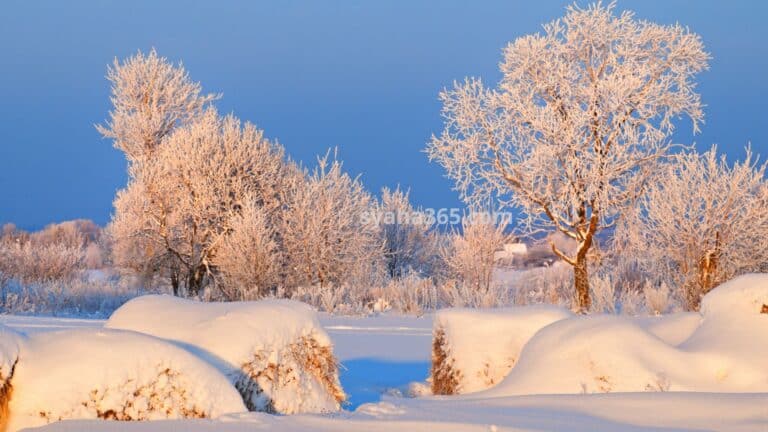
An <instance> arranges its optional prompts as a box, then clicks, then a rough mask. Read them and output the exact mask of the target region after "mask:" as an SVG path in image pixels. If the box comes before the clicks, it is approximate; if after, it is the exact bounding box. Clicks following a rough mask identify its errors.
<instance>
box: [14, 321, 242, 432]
mask: <svg viewBox="0 0 768 432" xmlns="http://www.w3.org/2000/svg"><path fill="white" fill-rule="evenodd" d="M13 387H14V394H13V397H12V398H11V402H10V422H9V425H8V426H9V430H10V431H15V430H20V429H22V428H26V427H34V426H40V425H44V424H46V423H50V422H54V421H59V420H63V419H106V420H155V419H179V418H213V417H218V416H220V415H222V414H226V413H232V412H242V411H245V406H244V405H243V402H242V400H241V398H240V395H239V394H238V393H237V390H235V388H234V387H233V386H232V384H231V383H230V382H229V381H228V380H227V378H226V377H225V376H224V375H222V374H221V373H220V372H219V371H218V370H216V368H214V367H212V366H210V365H209V364H207V363H206V362H204V361H202V360H200V359H198V358H197V357H196V356H194V355H192V354H190V353H189V352H187V351H185V350H183V349H181V348H179V347H177V346H175V345H173V344H170V343H168V342H166V341H163V340H161V339H157V338H154V337H151V336H147V335H142V334H139V333H135V332H128V331H118V330H103V329H78V330H65V331H58V332H44V333H38V334H35V335H32V336H30V337H29V339H27V340H25V341H24V343H23V345H22V346H21V355H20V356H19V361H18V363H17V365H16V369H15V373H14V376H13Z"/></svg>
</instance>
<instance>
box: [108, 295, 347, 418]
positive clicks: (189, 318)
mask: <svg viewBox="0 0 768 432" xmlns="http://www.w3.org/2000/svg"><path fill="white" fill-rule="evenodd" d="M106 326H107V327H110V328H122V329H129V330H135V331H139V332H142V333H147V334H151V335H154V336H158V337H161V338H165V339H170V340H173V341H177V342H181V343H183V344H185V345H187V346H188V347H189V349H191V350H193V351H195V352H196V353H197V354H198V355H200V356H201V357H202V358H205V359H206V360H207V361H209V362H211V363H212V364H214V365H215V366H217V367H218V368H219V370H221V371H222V372H223V373H225V374H226V375H227V376H228V377H229V379H230V380H231V381H232V383H233V384H234V385H235V386H236V387H237V389H238V390H239V391H240V393H241V395H242V396H243V400H244V401H245V404H246V406H247V407H248V408H249V409H250V410H254V411H268V412H277V413H283V414H292V413H302V412H330V411H337V410H339V409H340V404H341V402H342V401H344V399H345V397H346V396H345V394H344V391H343V390H342V388H341V385H340V383H339V378H338V364H337V361H336V358H335V357H334V355H333V350H332V349H333V346H332V344H331V340H330V338H329V337H328V334H327V333H326V332H325V331H324V330H323V329H322V327H321V326H320V324H319V322H318V320H317V317H316V315H315V313H314V311H313V310H312V309H311V308H310V307H309V306H307V305H305V304H303V303H299V302H295V301H289V300H264V301H258V302H232V303H200V302H195V301H190V300H184V299H179V298H176V297H170V296H143V297H139V298H136V299H134V300H131V301H130V302H128V303H126V304H125V305H124V306H122V307H121V308H120V309H118V310H117V311H115V313H114V314H113V315H112V317H111V318H110V319H109V321H108V322H107V324H106Z"/></svg>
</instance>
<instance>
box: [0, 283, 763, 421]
mask: <svg viewBox="0 0 768 432" xmlns="http://www.w3.org/2000/svg"><path fill="white" fill-rule="evenodd" d="M766 277H768V276H764V277H758V278H753V279H752V280H749V281H748V279H749V278H748V279H745V280H741V281H740V282H738V285H739V286H740V288H738V289H735V288H728V289H722V290H721V288H725V287H727V285H724V286H723V287H720V288H717V289H716V290H715V291H713V292H712V293H710V295H709V296H707V297H706V298H705V299H704V302H703V311H702V314H699V313H681V314H672V315H667V316H661V317H642V318H617V317H605V316H593V317H570V318H566V319H564V320H560V321H556V322H554V323H552V324H551V325H549V326H546V327H544V328H543V329H542V330H540V331H539V332H537V333H536V334H535V335H534V336H533V337H532V338H531V340H530V341H529V343H528V344H527V345H526V346H525V347H524V348H523V352H522V354H521V357H520V360H519V362H518V363H517V365H515V368H514V369H513V370H512V373H511V374H510V377H511V376H512V375H514V373H515V371H516V370H519V369H521V368H524V366H523V363H524V362H525V361H526V360H525V358H526V357H527V355H528V349H529V346H528V345H531V344H533V343H536V341H537V340H541V339H542V336H543V335H544V334H545V333H547V332H549V331H550V330H551V329H553V328H556V327H558V326H563V327H564V328H565V329H569V332H570V333H571V334H569V335H567V337H568V338H570V337H575V338H577V339H579V340H581V341H583V339H588V338H589V337H588V336H587V335H583V334H581V333H582V331H585V332H586V331H587V328H585V327H586V326H587V324H584V323H589V325H594V328H592V329H591V331H593V332H594V334H595V336H594V337H593V338H592V339H593V341H592V344H591V346H592V350H593V351H594V352H595V353H596V354H599V355H596V357H597V358H598V359H603V360H609V359H610V358H609V356H607V355H605V353H611V352H613V353H614V354H613V355H614V357H613V359H614V360H613V361H612V362H606V365H607V366H610V367H611V368H610V371H612V373H614V372H617V371H618V372H621V371H622V370H623V371H625V372H627V373H633V371H632V369H630V368H628V367H627V363H628V362H627V360H628V359H627V358H625V357H622V356H620V355H615V353H620V352H621V351H622V350H628V352H629V353H630V354H629V355H628V356H627V357H631V356H632V354H636V355H637V357H638V358H637V361H636V362H635V363H630V366H631V365H632V364H635V365H637V367H638V370H639V371H640V372H642V373H647V372H649V371H653V369H654V368H653V367H652V366H653V365H654V362H653V361H651V360H653V359H650V360H649V358H648V357H646V356H647V355H650V356H651V357H655V356H657V355H658V356H660V357H661V358H660V360H659V362H658V364H662V363H666V366H669V367H664V370H665V371H667V372H668V374H667V378H668V382H669V383H670V388H669V389H670V390H675V389H680V388H683V384H685V385H695V386H696V388H699V389H707V388H708V390H706V391H696V392H682V391H665V392H659V391H652V392H649V391H644V389H641V390H640V391H635V392H631V393H621V392H615V391H614V392H611V393H591V394H582V392H581V385H580V383H575V384H576V386H577V390H576V391H570V390H569V391H570V393H571V394H538V395H534V394H527V395H516V394H514V392H512V391H509V388H507V389H506V390H507V391H505V392H504V393H502V392H499V391H498V390H499V389H502V388H503V387H506V386H507V384H508V380H509V378H507V379H505V380H504V381H503V382H502V383H501V384H499V385H498V386H496V387H494V388H493V389H491V390H487V391H481V392H477V393H472V394H467V395H459V396H450V397H446V396H428V397H420V398H415V399H413V398H407V397H401V396H399V393H398V392H396V391H391V390H388V389H400V390H405V389H407V388H408V387H409V384H410V381H412V380H414V379H416V380H421V379H424V378H425V377H426V376H427V374H428V369H429V358H430V341H431V327H432V321H433V318H432V317H431V316H429V315H427V316H423V317H420V318H417V317H408V316H395V315H380V316H372V317H339V316H331V315H327V314H322V315H320V317H319V321H320V323H321V324H322V325H323V326H324V327H325V330H326V331H327V334H328V335H329V336H330V338H331V340H333V342H334V351H335V353H336V354H337V355H338V357H339V359H340V360H341V362H342V363H343V366H344V367H342V368H341V372H340V373H341V381H342V383H343V385H344V387H345V389H346V390H347V391H348V392H349V393H350V400H351V401H353V403H352V404H351V405H347V406H345V408H346V410H343V411H340V412H338V413H334V414H331V415H316V414H302V415H291V416H274V415H268V414H265V413H256V412H251V413H237V414H227V415H223V416H220V417H218V418H216V419H215V420H210V419H187V420H173V421H159V422H157V421H156V422H130V423H116V422H100V421H94V420H90V421H89V420H74V421H65V422H58V423H53V424H50V425H48V426H46V427H44V428H43V429H42V430H44V431H78V432H80V431H112V430H120V431H158V432H166V431H177V430H185V431H191V432H201V431H232V432H240V431H250V430H276V431H284V432H293V431H306V430H313V431H340V432H345V431H360V430H365V431H371V432H376V431H381V432H401V431H405V430H408V431H411V430H415V431H429V432H439V431H485V432H488V431H516V432H520V431H537V432H543V431H565V430H567V431H575V432H580V431H584V432H587V431H589V432H593V431H594V432H607V431H611V432H615V431H619V432H636V431H649V430H653V431H694V430H695V431H701V430H724V431H725V430H727V431H736V432H739V431H744V432H752V431H754V432H763V431H765V430H768V393H766V390H765V389H763V390H756V389H757V385H756V384H755V385H753V386H752V387H750V384H749V383H747V382H746V381H747V380H746V378H747V377H751V378H750V379H752V380H754V381H755V382H756V383H759V382H761V376H760V374H761V373H762V374H764V373H765V367H764V366H763V367H762V369H758V366H760V364H761V363H760V362H761V361H762V363H763V364H764V359H765V358H766V357H765V354H766V353H765V352H764V349H763V348H762V347H763V346H766V345H768V344H766V343H765V342H766V341H765V339H764V336H761V333H762V334H766V333H768V332H766V329H765V328H764V327H762V326H761V325H760V324H759V323H760V322H761V321H760V320H761V319H762V320H765V319H768V315H766V314H759V313H757V312H753V308H752V307H751V306H749V305H756V303H755V302H754V301H752V300H746V301H744V299H741V300H739V299H735V298H732V297H733V296H734V295H739V296H747V294H746V293H748V292H755V293H757V296H752V295H751V294H750V295H749V296H751V297H753V300H757V301H759V300H760V298H762V297H760V295H762V294H760V293H761V292H762V291H761V289H758V288H755V286H757V285H759V284H761V283H763V282H764V281H765V278H766ZM747 281H748V283H747ZM725 291H732V292H731V293H730V294H723V293H722V292H725ZM737 291H738V292H739V293H737ZM749 296H747V297H749ZM718 297H721V298H720V299H719V300H718V299H717V298H718ZM712 298H715V299H716V300H715V301H714V303H713V304H710V303H711V302H712V301H713V300H711V299H712ZM734 304H742V305H743V306H744V307H743V308H739V309H737V310H733V311H730V310H729V308H731V307H734V306H733V305H734ZM725 305H731V306H725ZM721 306H722V307H721ZM723 309H725V312H727V313H723ZM714 310H718V312H712V311H714ZM713 313H714V315H713ZM89 322H90V325H91V326H93V327H95V328H98V327H100V326H101V325H102V322H100V321H96V320H93V321H89V320H81V321H76V320H62V319H58V318H32V317H23V318H19V317H9V316H0V323H5V324H7V325H8V326H9V327H12V328H13V329H14V330H18V331H22V332H25V333H29V334H30V337H35V335H36V334H40V333H42V332H48V331H50V329H52V328H57V327H66V326H74V327H84V326H86V325H88V323H89ZM566 323H568V325H565V324H566ZM729 323H733V325H732V326H731V325H730V324H729ZM582 326H585V327H582ZM602 328H605V331H600V330H601V329H602ZM612 332H616V333H617V335H616V336H615V337H613V338H608V337H607V336H606V334H608V333H612ZM563 333H566V332H564V331H563ZM625 338H626V339H627V340H626V341H624V340H623V339H625ZM550 339H551V338H550ZM607 341H610V343H607ZM565 342H567V341H564V342H563V343H564V345H569V344H567V343H565ZM580 343H581V342H580ZM610 344H616V346H615V347H611V346H610ZM569 346H571V347H573V345H569ZM554 348H556V349H555V351H557V352H559V353H561V354H569V355H570V353H569V352H568V351H569V350H568V349H566V348H568V347H563V349H561V348H560V347H557V346H555V347H554ZM662 348H663V349H662ZM537 357H538V356H537ZM541 360H542V361H544V362H547V361H549V360H550V359H548V358H546V356H544V357H541ZM683 361H687V362H688V363H682V362H683ZM750 362H754V364H753V365H752V366H749V365H750ZM553 364H555V365H556V366H557V367H558V368H559V369H560V370H562V376H567V375H568V373H569V371H570V372H572V373H574V374H581V373H582V371H581V367H580V366H579V365H578V363H573V362H570V359H569V358H564V359H563V360H562V361H561V362H560V363H553ZM744 365H747V366H748V367H747V368H745V369H743V370H741V369H742V367H743V366H744ZM553 368H554V366H553ZM683 368H690V369H691V372H690V373H688V374H687V375H688V377H689V380H690V381H689V382H676V381H675V379H676V378H679V375H681V369H683ZM544 369H546V368H542V369H540V370H538V371H537V372H538V373H540V374H541V375H539V376H538V378H539V379H538V384H539V385H543V384H546V382H548V381H556V380H558V379H561V378H562V376H561V375H556V376H554V377H550V376H549V375H547V374H550V373H552V372H553V370H552V369H547V370H544ZM718 369H720V370H723V371H725V372H726V374H724V375H723V376H721V378H722V381H719V382H718V381H717V380H710V379H709V378H707V377H705V375H706V373H708V371H714V370H718ZM530 371H531V370H530V369H529V372H530ZM636 371H637V370H636ZM554 372H556V373H561V372H560V371H558V370H555V371H554ZM700 374H701V376H699V375H700ZM616 375H617V376H619V377H620V376H621V374H616ZM725 375H727V376H725ZM739 375H741V376H740V377H739ZM651 376H652V374H648V377H651ZM763 376H764V375H763ZM419 377H420V378H419ZM533 378H535V377H532V379H531V382H533ZM737 378H738V379H737ZM618 381H620V380H617V382H618ZM762 382H763V383H765V382H766V381H765V378H762ZM659 383H660V384H662V386H663V385H664V383H665V381H664V380H660V381H659ZM533 384H536V383H533ZM704 384H707V385H708V386H710V387H707V386H705V385H704ZM738 387H741V388H742V389H743V390H739V391H744V392H743V393H734V392H731V390H734V391H736V389H737V388H738ZM729 389H731V390H729ZM747 389H748V390H747ZM747 391H749V392H752V393H746V392H747ZM402 393H405V391H403V392H402ZM545 393H546V392H545Z"/></svg>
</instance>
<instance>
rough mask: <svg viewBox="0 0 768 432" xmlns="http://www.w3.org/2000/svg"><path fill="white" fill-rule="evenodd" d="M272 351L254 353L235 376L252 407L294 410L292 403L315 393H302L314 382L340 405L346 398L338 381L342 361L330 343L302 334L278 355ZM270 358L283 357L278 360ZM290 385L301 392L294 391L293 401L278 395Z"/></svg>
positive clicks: (258, 409) (271, 410)
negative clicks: (326, 343)
mask: <svg viewBox="0 0 768 432" xmlns="http://www.w3.org/2000/svg"><path fill="white" fill-rule="evenodd" d="M269 354H270V353H268V352H259V353H256V354H254V356H253V359H252V360H251V361H250V362H248V363H244V364H243V365H242V366H241V375H240V376H239V377H237V379H236V380H235V387H236V388H237V390H238V391H239V392H240V394H241V395H242V397H243V401H244V402H245V405H246V407H248V409H249V410H250V411H265V412H269V413H279V414H293V413H295V412H296V410H295V408H294V406H293V405H291V403H295V402H296V401H303V400H305V398H311V397H312V395H308V394H303V393H302V392H305V391H307V389H308V388H312V387H313V386H312V385H311V384H312V382H314V383H317V384H319V385H320V386H321V387H322V388H323V389H324V391H325V392H326V394H327V395H328V396H329V397H330V398H331V399H332V400H333V401H335V403H336V406H337V409H338V407H339V406H340V405H341V403H343V402H344V401H345V400H346V397H347V396H346V394H345V393H344V390H343V389H342V388H341V383H340V382H339V363H338V361H337V360H336V357H335V356H334V355H333V352H332V351H331V347H328V346H321V345H320V344H319V343H318V342H317V340H315V339H314V338H312V337H303V338H301V339H300V340H299V341H298V342H295V343H293V344H291V345H288V346H287V347H285V348H284V349H282V350H280V352H279V355H278V356H270V355H269ZM270 358H278V359H280V360H279V363H278V364H276V363H274V362H273V361H271V360H270ZM288 387H291V388H293V389H295V391H296V392H298V394H291V397H292V398H293V399H295V400H294V401H284V400H281V399H280V398H279V396H278V393H279V392H280V390H281V389H284V388H288Z"/></svg>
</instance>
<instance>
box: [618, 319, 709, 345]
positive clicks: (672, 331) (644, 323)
mask: <svg viewBox="0 0 768 432" xmlns="http://www.w3.org/2000/svg"><path fill="white" fill-rule="evenodd" d="M632 321H634V322H635V323H636V324H638V325H639V326H640V327H642V328H644V329H645V330H647V331H648V332H650V333H651V334H653V335H654V336H656V337H657V338H659V339H661V340H663V341H664V343H666V344H667V345H672V346H677V345H680V344H681V343H683V342H684V341H685V340H686V339H688V338H689V337H690V336H691V335H692V334H693V332H694V331H695V330H696V329H697V328H698V327H699V326H700V325H701V321H702V317H701V314H699V313H698V312H678V313H673V314H669V315H660V316H646V317H634V318H632Z"/></svg>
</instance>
